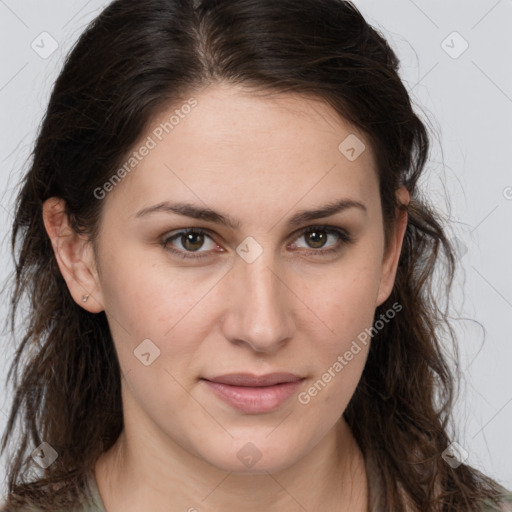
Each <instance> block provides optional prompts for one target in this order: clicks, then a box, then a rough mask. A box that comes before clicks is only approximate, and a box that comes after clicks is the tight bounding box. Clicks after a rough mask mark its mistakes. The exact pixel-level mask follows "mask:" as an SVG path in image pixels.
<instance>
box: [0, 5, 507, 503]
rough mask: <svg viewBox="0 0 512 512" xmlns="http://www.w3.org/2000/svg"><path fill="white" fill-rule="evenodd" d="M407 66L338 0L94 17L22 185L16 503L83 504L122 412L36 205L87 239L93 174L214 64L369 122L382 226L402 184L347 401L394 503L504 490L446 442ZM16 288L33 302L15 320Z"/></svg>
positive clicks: (451, 379) (114, 162) (425, 145)
mask: <svg viewBox="0 0 512 512" xmlns="http://www.w3.org/2000/svg"><path fill="white" fill-rule="evenodd" d="M398 65H399V62H398V59H397V57H396V55H395V53H394V52H393V51H392V49H391V48H390V47H389V45H388V44H387V42H386V41H385V39H384V38H383V37H382V36H381V35H380V34H379V33H378V32H377V31H376V30H374V29H373V28H372V27H370V26H369V25H368V24H367V23H366V21H365V20H364V18H363V17H362V15H361V14H360V13H359V11H358V10H357V9H356V7H354V5H353V4H352V3H351V2H347V1H342V0H300V1H297V0H279V1H275V0H258V1H256V0H222V1H220V0H197V1H195V2H194V1H192V0H116V1H113V2H112V3H111V4H110V5H109V6H108V7H107V8H106V9H105V10H104V11H103V12H102V13H101V14H100V15H99V16H98V17H97V18H96V19H95V20H94V21H93V22H92V23H91V24H90V25H89V27H88V28H87V29H86V30H85V32H84V33H83V34H82V35H81V37H80V39H79V41H78V42H77V43H76V45H75V46H74V48H73V49H72V51H71V52H70V54H69V56H68V57H67V60H66V62H65V65H64V67H63V70H62V72H61V73H60V75H59V77H58V79H57V81H56V83H55V86H54V88H53V92H52V95H51V98H50V101H49V105H48V108H47V111H46V115H45V117H44V120H43V123H42V125H41V128H40V131H39V134H38V137H37V140H36V143H35V147H34V150H33V153H32V155H31V157H32V158H31V165H30V169H29V170H28V172H27V174H26V175H25V177H24V181H23V183H22V187H21V190H20V192H19V195H18V197H17V203H16V211H15V220H14V224H13V230H12V239H11V242H12V252H13V255H14V258H15V273H14V276H13V278H14V283H13V286H12V290H13V291H12V296H11V312H10V317H9V320H10V328H11V330H12V333H13V337H14V340H15V342H16V343H17V345H16V347H17V348H16V355H15V359H14V361H13V363H12V366H11V368H10V371H9V374H8V379H9V380H10V381H12V386H13V389H14V400H13V405H12V410H11V412H10V416H9V420H8V424H7V428H6V431H5V434H4V437H3V441H2V452H4V451H5V450H6V449H7V446H8V441H9V439H11V438H12V437H13V434H14V433H15V432H16V437H15V441H16V445H15V449H14V454H13V457H12V460H11V461H10V464H9V468H8V491H9V504H8V507H14V506H16V505H18V504H24V503H29V502H32V501H35V502H36V503H37V505H38V506H39V507H41V508H45V509H48V510H57V509H58V508H59V507H66V506H68V507H69V506H75V505H76V502H77V500H79V499H80V497H81V492H82V490H83V488H84V485H85V484H84V478H83V477H84V475H85V474H86V473H87V472H89V471H91V470H92V468H93V467H94V464H95V462H96V460H97V459H98V457H99V456H100V455H101V454H102V453H103V452H105V451H106V450H108V449H109V448H110V447H111V446H112V445H113V443H114V442H115V441H116V440H117V438H118V436H119V434H120V433H121V431H122V429H123V416H122V403H121V394H120V389H121V377H120V368H119V363H118V360H117V355H116V351H115V348H114V344H113V340H112V337H111V333H110V330H109V327H108V323H107V320H106V316H105V313H104V312H101V313H98V314H91V313H89V312H87V311H85V310H84V309H83V308H81V307H79V306H78V305H77V304H76V303H75V302H74V300H73V298H72V297H71V295H70V293H69V291H68V288H67V286H66V283H65V281H64V279H63V278H62V276H61V274H60V271H59V268H58V266H57V263H56V260H55V257H54V253H53V249H52V245H51V243H50V240H49V237H48V236H47V233H46V231H45V227H44V224H43V219H42V205H43V203H44V201H45V200H46V199H48V198H50V197H54V196H55V197H59V198H62V199H64V200H65V204H66V209H67V213H68V215H69V218H70V219H71V222H72V226H73V228H74V229H75V230H76V231H77V232H81V233H85V234H87V235H88V236H89V237H90V239H91V241H93V242H94V241H95V240H96V236H97V233H98V226H99V222H100V220H101V211H102V205H103V202H102V201H101V200H100V199H99V198H98V197H96V195H95V193H94V191H95V190H96V189H98V187H102V185H103V184H104V183H106V182H107V181H108V180H109V179H110V178H111V176H112V175H113V173H114V171H115V170H116V169H118V166H120V165H121V163H122V162H123V161H124V160H125V158H126V155H127V154H128V153H129V152H130V150H131V149H132V148H133V145H134V144H135V143H136V141H137V140H138V138H139V137H140V136H141V134H143V133H144V130H145V129H146V128H147V127H148V125H149V123H150V121H151V120H152V119H153V118H154V116H155V115H157V114H158V112H159V111H161V109H162V108H164V107H165V106H167V105H169V104H172V103H173V102H177V101H178V100H179V99H180V98H183V97H186V96H187V95H190V94H191V93H193V92H194V91H198V90H200V89H202V88H204V87H206V86H208V85H209V84H212V83H215V82H219V81H224V82H227V83H232V84H235V83H236V84H244V85H246V86H250V87H252V88H253V90H254V91H255V92H256V91H263V92H266V93H270V94H271V93H287V92H293V93H299V94H302V95H304V96H305V97H312V98H318V99H321V100H323V101H324V102H326V103H327V104H328V105H330V106H331V107H332V108H333V109H334V110H335V111H336V112H337V113H338V114H339V115H340V116H341V117H343V118H344V119H346V120H348V121H349V122H350V123H352V124H353V125H354V126H356V127H357V128H359V129H360V130H361V131H362V132H363V133H364V134H365V135H366V137H367V138H368V141H370V143H371V145H372V148H373V149H374V151H375V155H376V162H377V166H378V172H379V183H380V194H381V199H382V205H383V214H384V219H385V231H386V236H387V235H388V233H389V230H390V229H391V228H392V227H393V222H394V214H395V211H396V210H395V209H396V208H397V206H398V205H397V204H396V200H395V191H396V189H397V188H398V187H399V186H401V185H405V186H406V187H407V189H408V190H409V192H410V194H411V198H412V200H411V203H410V204H409V206H408V208H407V210H408V219H409V220H408V225H407V229H406V233H405V240H404V244H403V249H402V254H401V258H400V262H399V267H398V274H397V277H396V284H395V286H394V289H393V291H392V293H391V296H390V297H389V299H388V300H387V301H386V302H385V303H383V304H382V305H381V306H380V307H379V308H377V311H376V313H375V318H378V317H380V315H381V314H382V313H384V312H385V311H387V310H389V309H390V307H391V305H392V304H394V303H395V302H398V303H399V304H401V305H402V307H403V310H402V311H401V312H400V314H399V315H397V316H396V318H395V319H394V320H393V321H392V322H388V323H386V325H385V327H384V328H383V329H381V330H380V332H379V333H378V334H377V335H376V336H375V337H374V339H373V340H372V343H371V346H370V349H369V355H368V360H367V364H366V366H365V368H364V371H363V374H362V378H361V381H360V383H359V385H358V387H357V389H356V392H355V394H354V396H353V397H352V400H351V401H350V403H349V405H348V407H347V409H346V411H345V412H344V415H345V417H346V420H347V422H348V424H349V425H350V427H351V429H352V431H353V433H354V435H355V437H356V439H357V442H358V443H359V446H360V448H361V450H362V451H363V453H365V454H369V453H372V456H373V457H374V460H375V462H376V465H377V468H378V470H379V473H380V474H381V477H382V484H383V485H382V492H383V498H384V502H385V503H386V508H385V510H387V511H393V512H400V511H403V510H405V507H406V503H409V504H410V505H411V506H414V507H415V508H416V509H417V510H419V511H421V512H426V511H434V510H442V511H448V510H449V511H464V512H467V511H476V510H480V509H481V505H482V503H483V502H484V501H486V500H489V501H495V498H496V497H497V496H498V494H499V493H500V492H501V491H502V489H501V488H500V487H499V486H498V484H497V483H496V482H494V481H493V480H491V479H490V478H488V477H486V476H484V475H482V474H481V473H479V472H478V471H477V470H475V469H473V468H471V467H469V466H468V465H465V464H461V465H460V466H458V467H457V468H456V469H455V468H452V467H451V466H450V465H449V464H447V463H446V462H445V461H444V460H443V458H442V456H441V455H442V453H443V451H444V450H445V449H446V447H447V446H448V445H449V444H450V436H449V433H448V431H449V429H450V428H452V427H451V421H452V420H451V410H452V405H453V401H454V395H455V392H454V390H455V389H456V382H457V377H458V372H453V371H452V370H451V369H450V366H449V364H448V356H447V355H446V354H444V353H443V350H444V349H443V345H442V344H441V333H442V332H444V333H448V334H450V338H451V339H453V338H454V337H453V333H452V331H451V330H450V327H449V324H448V321H447V318H448V315H447V310H446V308H445V307H443V306H442V305H441V304H440V303H438V301H437V300H436V296H435V294H434V290H433V283H434V281H433V276H434V275H435V274H436V273H437V274H438V273H439V272H443V273H444V274H443V275H444V281H445V283H446V294H448V293H449V290H450V286H451V282H452V279H453V275H454V270H455V258H454V255H453V250H452V248H451V245H450V243H449V240H448V239H447V237H446V234H445V229H444V227H443V221H442V220H441V218H440V216H439V215H438V214H437V213H436V212H435V211H434V210H433V209H432V208H431V207H429V205H428V203H427V202H426V201H425V200H423V199H422V198H421V197H420V192H419V190H418V189H417V183H418V179H419V178H420V175H421V174H422V171H423V169H424V167H425V165H426V162H427V160H428V154H429V135H428V133H427V130H426V127H425V125H424V124H423V123H422V121H421V120H420V118H419V117H418V116H417V115H416V114H415V112H414V111H413V108H412V106H411V101H410V98H409V96H408V93H407V90H406V89H405V87H404V85H403V83H402V81H401V80H400V78H399V76H398ZM23 298H26V299H27V300H28V302H27V303H26V305H25V304H23V303H22V300H23ZM20 305H23V310H24V312H25V313H26V317H25V318H24V319H23V321H20V322H19V323H20V324H21V326H20V328H19V329H17V325H18V319H17V313H19V306H20ZM18 331H19V334H17V332H18ZM17 336H19V339H17ZM454 346H455V345H454ZM456 368H458V367H456ZM455 373H457V375H456V374H455ZM15 426H18V429H19V430H17V431H15V430H14V429H15ZM42 442H47V443H48V444H49V445H50V446H51V447H53V448H54V449H55V450H56V452H57V453H58V457H57V459H56V461H55V462H54V463H53V464H51V465H50V466H49V467H47V468H46V469H45V470H44V471H42V472H39V474H38V473H37V472H36V471H35V470H34V468H35V464H34V463H33V461H32V459H31V457H30V454H31V452H32V450H33V449H34V448H35V447H36V446H39V445H40V444H41V443H42Z"/></svg>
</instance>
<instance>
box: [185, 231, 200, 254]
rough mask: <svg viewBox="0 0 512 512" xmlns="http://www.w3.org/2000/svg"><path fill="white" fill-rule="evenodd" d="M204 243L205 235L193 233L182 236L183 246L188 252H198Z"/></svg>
mask: <svg viewBox="0 0 512 512" xmlns="http://www.w3.org/2000/svg"><path fill="white" fill-rule="evenodd" d="M203 243H204V235H203V233H198V232H192V233H184V234H182V235H181V244H182V246H183V247H184V248H185V249H186V250H187V251H197V250H198V249H200V248H201V246H202V245H203Z"/></svg>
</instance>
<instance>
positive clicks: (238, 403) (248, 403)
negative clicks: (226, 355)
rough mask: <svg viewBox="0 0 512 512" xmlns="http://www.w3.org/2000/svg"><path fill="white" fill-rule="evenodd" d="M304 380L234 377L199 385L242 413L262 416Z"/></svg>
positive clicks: (278, 376)
mask: <svg viewBox="0 0 512 512" xmlns="http://www.w3.org/2000/svg"><path fill="white" fill-rule="evenodd" d="M304 380H305V378H304V377H300V376H298V375H294V374H292V373H286V372H280V373H270V374H267V375H261V376H257V375H252V374H247V373H243V374H242V373H234V374H230V375H222V376H220V377H214V378H211V379H205V378H202V379H201V381H202V382H204V383H205V385H206V386H207V387H208V389H210V390H211V391H212V392H213V393H214V395H215V396H217V398H220V399H221V400H222V401H224V402H225V403H227V404H229V405H230V406H231V407H233V408H235V409H238V410H239V411H241V412H245V413H252V414H257V413H265V412H270V411H273V410H275V409H277V408H278V407H279V406H281V405H283V404H284V403H285V402H286V401H287V400H288V399H289V398H290V397H291V396H292V395H293V394H294V393H295V391H296V390H297V388H298V387H299V386H300V385H301V383H302V382H303V381H304Z"/></svg>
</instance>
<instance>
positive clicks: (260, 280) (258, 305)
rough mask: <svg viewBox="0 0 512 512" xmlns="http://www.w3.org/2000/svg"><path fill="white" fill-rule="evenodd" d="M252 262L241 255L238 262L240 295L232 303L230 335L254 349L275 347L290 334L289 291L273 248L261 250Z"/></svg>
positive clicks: (236, 274)
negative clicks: (275, 260) (276, 265)
mask: <svg viewBox="0 0 512 512" xmlns="http://www.w3.org/2000/svg"><path fill="white" fill-rule="evenodd" d="M241 245H242V244H241ZM249 261H250V260H246V259H244V258H243V257H240V258H238V259H237V261H236V262H235V268H234V269H233V272H234V275H233V276H232V278H233V279H235V281H236V283H237V285H236V286H235V287H234V288H235V289H236V292H235V293H236V294H237V295H236V297H234V299H235V300H234V301H232V302H231V304H232V305H233V306H232V307H233V310H232V311H231V312H230V315H232V318H231V322H230V325H231V326H232V327H231V328H232V331H231V332H230V333H227V334H228V336H229V338H231V339H232V340H233V341H239V342H246V343H248V344H249V345H251V346H252V348H253V349H254V350H257V351H271V350H275V349H276V348H277V347H278V346H279V345H280V344H281V343H282V342H283V341H285V340H286V339H287V338H289V337H290V335H291V329H290V322H291V311H290V307H291V305H290V302H289V296H288V295H289V294H288V293H287V288H286V286H285V285H284V284H283V282H282V281H284V279H283V277H281V276H280V275H279V270H276V269H275V268H274V267H275V264H274V258H273V252H272V251H270V250H266V251H262V252H261V253H260V255H259V256H258V257H257V258H256V259H254V260H253V261H251V262H249Z"/></svg>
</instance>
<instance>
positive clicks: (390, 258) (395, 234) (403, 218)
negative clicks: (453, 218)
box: [376, 186, 411, 306]
mask: <svg viewBox="0 0 512 512" xmlns="http://www.w3.org/2000/svg"><path fill="white" fill-rule="evenodd" d="M396 197H397V202H398V204H400V205H405V206H407V205H408V204H409V201H410V199H411V196H410V194H409V191H408V190H407V189H406V188H405V187H404V186H402V187H400V188H399V189H398V190H397V191H396ZM406 228H407V211H405V210H403V209H399V208H397V209H396V216H395V226H394V229H393V230H392V231H391V233H390V240H389V245H388V247H387V251H386V254H385V255H384V259H383V261H382V273H381V281H380V286H379V293H378V296H377V303H376V306H380V305H381V304H382V303H383V302H385V301H386V300H387V298H388V297H389V296H390V295H391V291H392V290H393V286H394V284H395V278H396V272H397V269H398V261H399V260H400V254H401V252H402V243H403V239H404V235H405V230H406Z"/></svg>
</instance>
